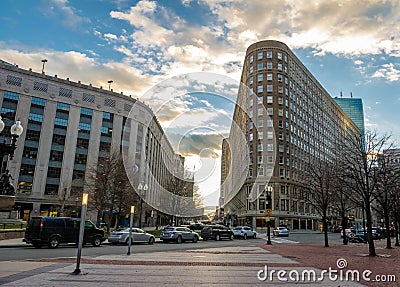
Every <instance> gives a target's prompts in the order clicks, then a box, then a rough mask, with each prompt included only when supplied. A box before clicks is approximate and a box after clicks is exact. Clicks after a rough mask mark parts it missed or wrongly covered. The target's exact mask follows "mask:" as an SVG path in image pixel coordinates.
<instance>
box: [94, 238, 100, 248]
mask: <svg viewBox="0 0 400 287" xmlns="http://www.w3.org/2000/svg"><path fill="white" fill-rule="evenodd" d="M92 245H93V246H94V247H100V245H101V239H100V238H99V237H96V238H95V239H94V240H93V242H92Z"/></svg>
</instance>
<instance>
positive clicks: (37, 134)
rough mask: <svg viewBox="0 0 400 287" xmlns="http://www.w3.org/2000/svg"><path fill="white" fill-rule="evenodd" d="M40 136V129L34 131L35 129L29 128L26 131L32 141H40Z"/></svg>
mask: <svg viewBox="0 0 400 287" xmlns="http://www.w3.org/2000/svg"><path fill="white" fill-rule="evenodd" d="M39 138H40V131H34V130H27V131H26V137H25V139H26V140H30V141H39Z"/></svg>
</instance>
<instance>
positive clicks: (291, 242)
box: [263, 237, 300, 244]
mask: <svg viewBox="0 0 400 287" xmlns="http://www.w3.org/2000/svg"><path fill="white" fill-rule="evenodd" d="M263 239H264V240H265V241H267V238H263ZM271 241H272V242H275V243H279V244H280V243H286V244H296V243H300V242H298V241H294V240H289V239H283V238H277V237H275V238H271Z"/></svg>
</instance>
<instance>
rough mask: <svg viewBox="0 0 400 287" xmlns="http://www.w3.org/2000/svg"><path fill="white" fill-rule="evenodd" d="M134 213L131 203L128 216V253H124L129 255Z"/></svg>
mask: <svg viewBox="0 0 400 287" xmlns="http://www.w3.org/2000/svg"><path fill="white" fill-rule="evenodd" d="M134 213H135V206H134V205H131V217H130V220H129V237H128V238H129V239H128V253H126V255H131V244H132V225H133V214H134Z"/></svg>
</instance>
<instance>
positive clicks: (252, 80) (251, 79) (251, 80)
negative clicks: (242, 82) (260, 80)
mask: <svg viewBox="0 0 400 287" xmlns="http://www.w3.org/2000/svg"><path fill="white" fill-rule="evenodd" d="M249 80H250V84H252V83H254V79H253V76H251V77H250V79H249Z"/></svg>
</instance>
